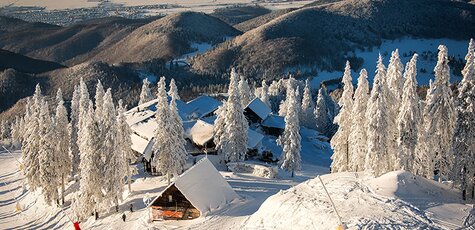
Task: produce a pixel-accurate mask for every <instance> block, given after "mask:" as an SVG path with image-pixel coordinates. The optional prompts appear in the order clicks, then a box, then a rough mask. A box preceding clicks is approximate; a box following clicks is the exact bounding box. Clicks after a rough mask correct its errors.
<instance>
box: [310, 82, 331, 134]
mask: <svg viewBox="0 0 475 230" xmlns="http://www.w3.org/2000/svg"><path fill="white" fill-rule="evenodd" d="M324 91H325V88H323V87H322V88H320V89H319V90H318V96H317V105H316V106H315V111H314V115H315V124H316V125H315V127H316V128H317V131H318V132H320V133H321V134H324V135H327V136H329V135H331V133H332V126H333V118H332V117H331V116H330V113H329V111H328V110H329V109H328V105H327V102H326V100H325V96H324V94H325V93H324Z"/></svg>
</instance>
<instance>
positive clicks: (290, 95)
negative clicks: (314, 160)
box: [277, 84, 301, 177]
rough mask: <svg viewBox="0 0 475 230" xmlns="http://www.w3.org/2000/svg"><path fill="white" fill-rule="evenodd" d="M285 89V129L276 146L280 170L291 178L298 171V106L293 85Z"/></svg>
mask: <svg viewBox="0 0 475 230" xmlns="http://www.w3.org/2000/svg"><path fill="white" fill-rule="evenodd" d="M288 87H289V88H288V89H287V99H286V100H287V101H288V102H289V104H288V105H289V106H288V107H287V113H286V115H285V128H284V133H283V134H282V135H281V136H280V137H279V139H278V140H277V144H279V145H280V146H282V148H283V150H282V156H281V159H280V164H281V168H282V169H285V170H287V171H290V172H291V176H292V177H294V172H295V171H298V170H300V167H301V166H300V163H301V157H300V149H301V136H300V125H299V115H298V114H299V107H298V106H299V105H298V103H297V101H296V95H295V92H296V91H297V90H298V89H297V90H294V88H293V84H288Z"/></svg>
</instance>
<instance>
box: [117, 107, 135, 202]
mask: <svg viewBox="0 0 475 230" xmlns="http://www.w3.org/2000/svg"><path fill="white" fill-rule="evenodd" d="M124 113H125V107H124V106H123V104H122V100H119V106H118V109H117V133H116V134H117V139H116V141H117V151H118V152H119V154H121V155H122V156H123V159H124V161H125V163H124V166H125V167H126V172H127V187H128V190H129V193H131V192H132V187H131V184H132V175H133V172H135V171H136V169H135V168H133V166H131V165H130V162H131V161H132V160H134V159H135V155H134V152H133V151H132V149H131V148H130V146H132V139H131V137H130V135H131V133H132V131H131V130H130V126H129V125H128V124H127V121H126V118H125V115H124Z"/></svg>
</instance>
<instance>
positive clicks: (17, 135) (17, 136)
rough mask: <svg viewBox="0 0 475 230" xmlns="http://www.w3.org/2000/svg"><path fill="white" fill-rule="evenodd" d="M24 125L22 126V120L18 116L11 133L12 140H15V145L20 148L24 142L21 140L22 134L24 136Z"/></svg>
mask: <svg viewBox="0 0 475 230" xmlns="http://www.w3.org/2000/svg"><path fill="white" fill-rule="evenodd" d="M21 126H22V124H21V118H20V117H19V116H16V117H15V121H14V122H13V124H12V128H11V131H10V135H11V137H12V140H13V145H14V146H15V147H19V145H20V144H21V141H22V138H21V136H22V135H21V134H22V127H21Z"/></svg>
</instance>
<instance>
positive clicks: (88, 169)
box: [73, 101, 105, 219]
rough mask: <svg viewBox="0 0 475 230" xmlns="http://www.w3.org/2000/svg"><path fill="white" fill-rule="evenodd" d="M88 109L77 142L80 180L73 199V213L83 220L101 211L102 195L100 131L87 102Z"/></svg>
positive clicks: (90, 104) (102, 171)
mask: <svg viewBox="0 0 475 230" xmlns="http://www.w3.org/2000/svg"><path fill="white" fill-rule="evenodd" d="M88 104H89V106H88V109H87V110H86V111H85V112H84V113H83V114H84V115H85V116H84V117H83V118H82V121H83V125H84V126H83V128H82V131H81V135H80V138H79V140H78V142H79V150H80V152H81V162H80V165H79V168H80V170H81V179H80V182H79V184H80V186H79V193H77V197H76V198H75V199H74V203H73V207H74V208H73V211H74V212H75V214H76V216H78V217H80V218H81V219H84V218H86V217H88V216H89V215H91V213H94V212H99V211H101V204H102V203H103V197H104V194H103V192H102V190H103V188H104V175H105V170H104V161H103V160H102V154H101V152H102V142H101V140H100V139H99V138H98V137H99V136H100V135H101V129H100V127H99V124H98V122H97V121H96V119H95V115H94V105H93V103H92V101H89V102H88Z"/></svg>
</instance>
